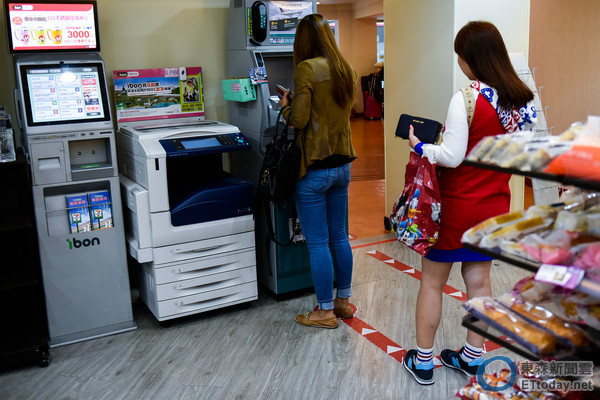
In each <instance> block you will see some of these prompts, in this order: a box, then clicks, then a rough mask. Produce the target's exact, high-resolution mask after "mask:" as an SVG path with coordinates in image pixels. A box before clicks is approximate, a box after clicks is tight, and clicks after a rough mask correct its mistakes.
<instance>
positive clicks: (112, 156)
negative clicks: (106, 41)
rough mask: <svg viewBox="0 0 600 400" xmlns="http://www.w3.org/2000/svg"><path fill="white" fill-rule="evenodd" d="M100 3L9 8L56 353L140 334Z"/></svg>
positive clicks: (10, 4) (44, 3)
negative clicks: (67, 346)
mask: <svg viewBox="0 0 600 400" xmlns="http://www.w3.org/2000/svg"><path fill="white" fill-rule="evenodd" d="M96 6H97V3H96V1H72V2H71V1H69V2H66V1H65V2H57V1H40V0H36V1H32V2H28V3H20V2H10V1H7V2H5V16H6V19H7V24H6V26H7V28H8V37H9V40H8V42H9V46H10V51H11V52H12V53H13V57H14V63H15V75H16V77H17V89H16V90H15V109H16V110H17V121H18V123H19V126H20V128H21V131H22V139H23V142H24V143H23V144H24V147H25V150H26V152H27V157H28V159H29V162H30V166H31V172H32V173H31V176H32V184H33V188H32V192H33V201H34V212H35V220H36V228H37V234H38V239H39V240H38V242H39V245H40V261H41V267H42V277H43V284H44V294H45V304H46V314H47V317H48V334H49V345H50V347H54V346H58V345H63V344H68V343H73V342H78V341H82V340H86V339H92V338H96V337H100V336H105V335H109V334H114V333H120V332H124V331H129V330H132V329H135V328H136V326H135V323H134V321H133V315H132V314H133V313H132V308H131V294H130V287H129V275H128V270H127V261H126V260H127V253H126V249H125V231H124V221H123V213H122V204H121V194H120V186H119V176H118V168H117V162H116V145H115V132H114V126H113V121H112V115H111V108H110V103H109V99H108V90H107V85H106V76H105V69H104V63H103V61H102V58H101V57H100V55H99V54H98V53H97V52H98V51H99V50H100V43H99V41H98V38H99V35H98V17H97V9H96V8H97V7H96Z"/></svg>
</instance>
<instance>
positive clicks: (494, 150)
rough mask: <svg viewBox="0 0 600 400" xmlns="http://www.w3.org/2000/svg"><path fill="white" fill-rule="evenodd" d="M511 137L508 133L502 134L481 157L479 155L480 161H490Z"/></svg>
mask: <svg viewBox="0 0 600 400" xmlns="http://www.w3.org/2000/svg"><path fill="white" fill-rule="evenodd" d="M510 140H511V137H510V135H502V136H501V137H500V138H499V139H498V140H496V142H495V143H494V145H493V146H492V147H491V148H490V149H489V150H488V151H487V152H486V153H485V155H484V156H483V157H481V162H487V163H489V162H492V161H494V160H495V158H496V157H497V156H498V155H500V153H501V152H502V150H504V147H505V146H508V144H509V143H510Z"/></svg>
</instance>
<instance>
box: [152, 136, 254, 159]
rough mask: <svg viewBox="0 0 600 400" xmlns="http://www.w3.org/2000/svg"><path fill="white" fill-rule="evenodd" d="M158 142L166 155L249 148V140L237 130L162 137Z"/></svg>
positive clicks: (187, 154)
mask: <svg viewBox="0 0 600 400" xmlns="http://www.w3.org/2000/svg"><path fill="white" fill-rule="evenodd" d="M160 144H161V145H162V147H163V148H164V149H165V152H166V153H167V157H183V156H191V155H199V154H211V153H226V152H232V151H239V150H249V149H250V147H251V146H250V141H249V140H248V139H247V138H246V137H245V136H244V135H242V134H241V133H239V132H238V133H226V134H219V135H211V136H195V137H185V138H177V139H162V140H160Z"/></svg>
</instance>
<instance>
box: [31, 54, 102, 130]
mask: <svg viewBox="0 0 600 400" xmlns="http://www.w3.org/2000/svg"><path fill="white" fill-rule="evenodd" d="M20 73H21V74H20V75H21V81H22V82H21V83H22V86H23V101H24V102H25V110H26V114H27V123H28V125H29V126H38V125H50V124H57V123H59V124H60V123H64V124H67V123H72V122H98V121H108V120H109V119H110V115H109V114H110V113H109V109H108V98H107V94H106V85H105V82H104V71H103V69H102V64H101V63H86V64H79V65H78V64H72V65H62V64H57V65H41V66H40V65H21V71H20Z"/></svg>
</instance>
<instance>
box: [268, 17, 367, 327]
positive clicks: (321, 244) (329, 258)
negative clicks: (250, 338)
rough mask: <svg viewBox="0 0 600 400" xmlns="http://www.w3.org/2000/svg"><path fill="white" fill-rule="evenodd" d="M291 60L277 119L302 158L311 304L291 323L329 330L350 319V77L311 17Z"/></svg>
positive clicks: (321, 22)
mask: <svg viewBox="0 0 600 400" xmlns="http://www.w3.org/2000/svg"><path fill="white" fill-rule="evenodd" d="M294 64H295V66H296V69H295V73H294V99H293V102H292V99H291V96H290V91H289V90H288V91H286V92H285V93H284V95H283V97H282V99H281V101H280V105H281V107H282V115H283V117H284V118H285V119H286V120H287V121H289V123H290V125H291V126H293V127H294V128H296V130H298V131H299V134H298V137H297V139H296V143H297V145H298V146H299V147H300V149H301V150H302V160H301V163H300V172H299V176H298V184H297V186H296V193H295V196H294V197H295V201H296V208H297V210H298V217H299V219H300V225H301V227H302V232H303V234H304V237H305V238H306V243H307V245H308V251H309V255H310V266H311V272H312V278H313V284H314V287H315V293H316V296H317V302H318V304H319V309H318V310H316V311H313V312H308V313H306V314H299V315H298V316H296V322H297V323H299V324H301V325H306V326H313V327H319V328H336V327H337V326H338V322H337V318H336V315H338V316H340V317H342V318H352V316H353V311H352V308H350V303H349V300H348V299H349V298H350V295H351V288H350V286H351V283H352V263H353V261H352V250H351V248H350V242H349V240H348V234H347V232H346V222H345V221H346V215H347V204H348V186H349V184H350V163H351V162H352V161H353V160H354V159H356V152H355V151H354V147H353V146H352V134H351V131H350V112H351V109H352V104H353V102H354V91H355V87H356V74H355V73H354V71H353V69H352V67H351V66H350V65H349V64H348V62H347V61H346V60H345V59H344V57H343V56H342V55H341V53H340V51H339V49H338V48H337V45H336V43H335V38H334V36H333V32H332V31H331V28H330V27H329V24H328V23H327V20H326V19H325V18H323V16H321V15H318V14H311V15H308V16H306V17H304V18H303V19H302V20H301V21H300V23H299V24H298V27H297V29H296V38H295V41H294ZM334 270H335V277H336V282H337V293H336V297H335V298H334V297H333V277H334Z"/></svg>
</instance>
